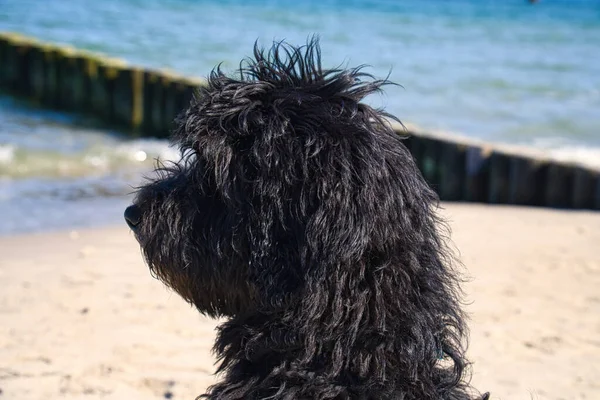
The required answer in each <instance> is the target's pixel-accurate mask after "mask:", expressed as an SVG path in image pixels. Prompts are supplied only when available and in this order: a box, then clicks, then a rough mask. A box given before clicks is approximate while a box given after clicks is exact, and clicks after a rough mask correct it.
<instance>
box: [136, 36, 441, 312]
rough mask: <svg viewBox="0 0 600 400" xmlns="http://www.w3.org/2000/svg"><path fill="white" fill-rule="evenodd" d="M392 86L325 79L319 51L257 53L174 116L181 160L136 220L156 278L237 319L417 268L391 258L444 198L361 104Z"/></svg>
mask: <svg viewBox="0 0 600 400" xmlns="http://www.w3.org/2000/svg"><path fill="white" fill-rule="evenodd" d="M386 83H387V81H385V80H375V79H373V78H372V77H371V76H370V75H368V74H365V73H363V72H362V71H361V68H355V69H332V70H324V69H322V67H321V61H320V51H319V47H318V43H317V42H316V41H314V40H313V41H310V42H309V43H308V45H306V46H302V47H292V46H289V45H287V44H284V43H277V44H275V45H274V46H273V48H272V49H271V50H270V51H264V50H261V49H259V48H258V47H255V50H254V58H253V59H249V60H245V61H244V62H243V63H242V66H241V68H240V71H239V75H238V76H237V77H229V76H226V75H225V74H223V73H222V72H221V71H220V70H219V69H217V70H215V71H213V73H212V74H211V75H210V77H209V79H208V84H207V85H206V86H203V87H201V88H200V89H199V91H198V93H197V94H196V96H195V97H194V99H193V100H192V102H191V104H190V106H189V108H188V109H187V110H185V111H184V112H183V113H182V114H181V115H180V116H179V117H178V119H177V128H176V129H175V131H174V134H173V141H174V143H175V144H176V145H177V146H179V147H180V148H181V150H182V154H183V157H182V160H181V161H180V162H179V163H177V164H170V165H167V166H162V167H161V168H158V169H157V175H158V176H157V178H156V179H155V180H153V181H151V182H149V183H148V184H147V185H145V186H143V187H141V188H140V190H139V192H138V195H137V197H136V200H135V203H134V205H133V206H131V207H130V208H128V210H127V211H126V219H127V220H128V223H129V225H130V226H131V227H132V229H133V230H134V231H135V233H136V237H137V239H138V240H139V242H140V244H141V247H142V249H143V252H144V254H145V257H146V259H147V262H148V264H149V266H150V268H151V270H152V272H153V273H154V274H156V276H158V277H159V278H160V279H161V280H163V281H164V282H165V283H166V284H167V285H168V286H170V287H172V288H173V289H174V290H176V291H177V292H178V293H179V294H180V295H181V296H182V297H183V298H184V299H186V300H187V301H189V302H191V303H193V304H194V305H195V306H196V307H197V308H198V309H199V310H200V311H202V312H204V313H207V314H209V315H229V316H231V315H236V314H239V313H243V312H244V311H246V310H249V309H252V310H257V309H273V308H281V307H288V306H289V304H290V303H293V302H297V301H298V293H299V291H301V289H302V288H303V287H307V286H310V285H319V284H320V283H322V282H323V281H325V280H327V279H330V277H331V276H332V274H338V273H343V272H340V271H342V270H343V269H344V268H354V269H356V270H353V271H350V270H348V271H346V272H347V273H348V274H351V275H352V274H355V273H356V274H362V275H364V268H381V267H382V266H385V265H388V264H390V263H391V262H394V263H397V262H402V263H406V264H410V263H411V259H410V258H411V257H413V258H414V257H415V256H414V252H410V251H409V252H406V257H407V259H406V260H390V259H389V256H388V255H390V254H395V255H397V254H400V253H401V252H398V251H396V249H397V248H398V246H402V247H407V248H409V247H411V246H412V245H415V246H417V245H418V243H417V242H420V241H422V240H423V231H424V229H431V226H430V225H429V224H428V221H423V220H422V218H421V216H423V215H428V208H429V207H430V206H431V204H432V203H434V202H435V201H436V197H435V195H434V193H433V192H432V191H431V190H430V189H429V188H428V187H427V185H426V184H425V183H424V182H423V180H422V179H421V177H420V174H419V173H418V172H417V170H416V167H415V165H414V163H413V161H412V158H411V157H410V155H409V153H408V151H407V149H406V148H405V147H404V145H403V144H402V143H401V141H402V139H401V138H400V137H399V136H398V134H397V133H395V132H394V131H393V129H392V128H391V127H390V126H389V123H388V121H387V118H388V117H391V116H389V115H387V114H385V113H383V112H380V111H378V110H375V109H373V108H371V107H370V106H368V105H366V104H364V103H361V101H362V100H363V98H364V97H365V96H367V95H369V94H371V93H373V92H376V91H378V90H380V89H381V87H382V86H383V85H385V84H386ZM417 247H418V246H417ZM349 266H352V267H349ZM361 269H362V272H361ZM348 284H351V283H350V282H348ZM319 301H321V300H319ZM322 301H329V300H324V299H323V300H322Z"/></svg>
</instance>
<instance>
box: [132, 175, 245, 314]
mask: <svg viewBox="0 0 600 400" xmlns="http://www.w3.org/2000/svg"><path fill="white" fill-rule="evenodd" d="M161 174H163V175H164V171H163V172H161ZM192 179H193V177H190V175H189V173H187V172H186V171H185V170H184V169H181V168H179V169H178V168H172V169H171V171H170V172H169V173H168V176H162V177H161V179H157V180H156V181H154V182H152V183H150V184H149V185H146V186H144V187H142V188H141V189H140V190H139V192H138V194H137V199H136V204H138V206H139V207H140V208H141V212H142V214H143V215H144V218H143V220H142V222H141V223H140V225H139V227H137V228H136V229H135V235H136V238H137V240H138V242H139V243H140V246H141V249H142V252H143V254H144V257H145V259H146V262H147V264H148V266H149V268H150V272H151V273H152V275H153V276H155V277H156V278H158V279H160V280H161V281H162V282H163V283H164V284H165V285H167V286H168V287H170V288H172V289H173V290H174V291H176V292H177V293H178V294H179V295H180V296H181V297H182V298H183V299H185V300H186V301H187V302H189V303H190V304H193V305H194V306H195V307H196V308H197V309H198V310H199V311H200V312H202V313H203V314H206V315H209V316H212V317H220V316H234V315H238V314H240V313H242V312H244V310H246V309H248V308H249V307H252V304H253V302H254V298H255V296H254V295H253V294H252V292H253V290H252V287H251V286H250V285H249V281H248V278H247V266H246V265H244V263H243V262H242V260H243V259H244V258H243V255H242V254H241V253H242V252H243V251H244V249H243V246H242V245H241V244H240V240H239V238H236V234H235V230H236V229H235V226H236V225H237V223H236V221H235V220H234V219H233V218H232V217H231V213H229V212H228V211H227V208H226V207H225V205H224V204H223V203H222V202H221V201H220V199H219V198H218V197H217V196H216V195H215V194H214V192H213V194H212V195H203V194H201V193H202V192H203V191H202V190H201V188H200V187H199V186H198V185H196V184H194V183H193V182H190V180H192ZM204 191H205V192H206V191H207V190H204ZM234 240H237V243H235V242H234Z"/></svg>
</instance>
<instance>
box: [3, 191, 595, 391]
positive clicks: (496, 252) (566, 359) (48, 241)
mask: <svg viewBox="0 0 600 400" xmlns="http://www.w3.org/2000/svg"><path fill="white" fill-rule="evenodd" d="M442 207H443V210H441V214H442V216H444V218H446V220H447V221H448V223H449V226H450V228H451V231H452V239H453V245H454V248H456V249H457V250H458V251H459V252H460V259H461V261H462V264H463V265H464V271H465V273H466V274H467V275H468V277H469V280H468V281H467V282H466V283H465V284H464V285H463V289H464V291H465V294H466V298H465V301H466V302H467V304H468V305H467V307H466V311H467V313H468V314H469V315H470V324H469V326H470V330H471V336H470V348H469V352H468V354H469V358H470V359H471V361H472V362H473V364H474V365H473V379H472V382H473V384H474V386H475V387H476V388H477V389H479V390H481V391H490V392H491V393H492V399H508V398H510V399H516V400H519V399H523V400H525V399H530V398H534V399H553V400H559V399H564V398H569V399H590V398H595V397H598V396H600V384H598V382H597V376H599V375H600V366H598V365H597V363H595V362H594V360H596V359H598V358H599V357H600V342H599V341H598V340H597V338H598V336H599V334H600V296H599V295H598V294H597V288H598V287H600V255H599V254H598V247H597V246H598V243H600V213H597V212H588V211H560V210H548V209H541V208H521V207H514V206H489V205H476V204H456V203H442ZM74 232H75V233H74ZM0 253H1V254H2V258H0V285H2V287H3V291H2V292H1V293H0V317H1V318H2V320H3V321H4V323H3V324H2V326H0V360H3V361H4V363H2V364H0V377H1V378H2V379H0V389H1V390H2V393H3V394H4V395H5V396H6V397H7V398H19V399H38V398H46V399H53V398H80V397H81V396H84V395H86V396H87V398H92V399H93V398H101V397H102V398H104V399H122V398H130V399H148V398H156V399H160V398H165V397H166V396H168V395H170V396H172V398H176V399H181V398H183V399H192V398H195V396H197V395H199V394H201V393H202V392H203V391H204V390H205V388H206V387H207V386H208V385H210V384H211V383H213V382H215V379H216V378H215V377H214V376H213V375H212V373H213V372H214V371H215V365H214V364H215V358H214V356H213V355H211V353H210V349H211V347H212V345H213V340H214V327H215V326H216V325H217V323H218V321H215V320H211V319H208V318H205V317H202V316H201V315H199V313H198V312H197V311H195V310H194V309H192V308H191V307H190V306H189V305H187V304H186V303H185V302H184V301H183V300H181V299H180V298H179V296H177V295H176V294H174V293H173V292H171V291H170V290H168V289H166V288H165V287H164V286H163V285H162V283H160V282H158V281H157V280H155V279H154V278H152V277H151V276H150V274H149V272H148V268H147V267H146V266H145V265H144V263H143V260H142V257H141V254H140V250H139V246H138V245H137V243H136V242H135V239H134V238H133V235H132V234H131V233H130V232H129V231H128V229H127V227H126V226H125V224H123V225H122V226H121V225H116V226H107V227H98V228H86V229H75V230H63V231H60V230H59V231H53V232H39V233H33V234H19V235H15V236H1V237H0Z"/></svg>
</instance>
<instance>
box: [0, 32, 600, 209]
mask: <svg viewBox="0 0 600 400" xmlns="http://www.w3.org/2000/svg"><path fill="white" fill-rule="evenodd" d="M201 84H202V81H201V80H198V79H192V78H188V77H184V76H178V75H175V74H171V73H167V72H163V71H155V70H146V69H141V68H138V67H135V66H130V65H128V64H126V63H125V62H123V61H120V60H115V59H111V58H106V57H100V56H98V55H95V54H92V53H88V52H84V51H79V50H76V49H73V48H69V47H64V46H55V45H52V44H47V43H42V42H39V41H37V40H35V39H32V38H28V37H24V36H21V35H17V34H13V33H0V89H3V90H6V91H7V92H9V93H12V94H14V95H17V96H22V97H26V98H29V99H31V100H33V101H34V102H36V103H38V104H40V105H42V106H44V107H49V108H55V109H62V110H66V111H72V112H79V113H85V114H88V115H92V116H95V117H97V118H99V119H101V120H102V121H104V122H105V123H108V124H111V125H115V126H120V127H121V128H123V131H124V132H128V133H129V134H131V135H135V136H142V135H151V136H155V137H166V136H167V134H168V132H169V129H170V127H171V123H172V121H173V118H174V116H175V115H176V114H177V112H178V111H179V110H181V109H182V108H183V107H185V105H186V104H187V103H188V102H189V100H190V98H191V96H192V94H193V91H194V89H195V88H197V87H198V86H199V85H201ZM397 131H398V133H399V134H400V135H403V136H407V139H406V141H405V143H406V145H407V146H408V148H409V149H410V151H411V153H412V154H413V155H414V157H415V159H416V161H417V164H418V165H419V168H420V169H421V171H422V173H423V175H424V176H425V178H426V179H427V181H428V182H430V184H431V185H432V186H433V187H434V188H435V189H436V190H437V191H438V193H439V194H440V197H441V198H442V199H443V200H448V201H474V202H485V203H495V204H520V205H533V206H549V207H559V208H576V209H578V208H584V209H600V172H599V171H597V170H595V169H592V168H588V167H585V166H582V165H576V164H569V163H562V162H559V161H556V160H552V159H548V158H545V157H540V156H530V155H526V154H523V153H522V152H520V151H513V150H510V149H505V148H502V147H497V146H489V145H486V144H484V143H477V142H474V141H468V140H459V139H455V138H451V137H447V136H439V135H433V134H428V133H425V132H419V131H413V130H408V131H406V130H404V129H403V128H402V127H397Z"/></svg>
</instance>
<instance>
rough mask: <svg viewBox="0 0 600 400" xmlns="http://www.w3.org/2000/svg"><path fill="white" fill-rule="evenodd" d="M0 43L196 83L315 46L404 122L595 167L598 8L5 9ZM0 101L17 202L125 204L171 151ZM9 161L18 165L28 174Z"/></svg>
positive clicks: (3, 171) (296, 5)
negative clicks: (46, 195)
mask: <svg viewBox="0 0 600 400" xmlns="http://www.w3.org/2000/svg"><path fill="white" fill-rule="evenodd" d="M0 30H9V31H17V32H21V33H24V34H29V35H32V36H35V37H38V38H41V39H43V40H48V41H53V42H61V43H66V44H71V45H73V46H76V47H81V48H86V49H89V50H93V51H97V52H101V53H104V54H107V55H110V56H116V57H119V58H122V59H125V60H127V61H129V62H131V63H134V64H140V65H144V66H149V67H156V68H165V69H171V70H174V71H177V72H180V73H184V74H187V75H194V76H200V77H203V76H206V75H207V74H208V73H209V71H210V70H211V69H212V68H213V67H214V66H215V65H216V64H218V63H221V62H222V63H223V67H224V68H225V69H233V68H235V67H237V65H238V63H239V60H240V59H241V58H242V57H244V56H248V55H250V54H251V50H252V46H253V44H254V41H255V40H256V39H259V42H260V43H263V44H265V45H268V44H269V43H270V42H271V41H272V40H279V39H287V40H288V41H290V42H292V43H298V44H300V43H303V42H305V40H306V38H307V37H308V36H309V35H311V34H313V33H316V34H319V35H320V37H321V45H322V49H323V60H324V64H325V65H326V66H331V67H335V66H338V65H340V64H342V65H349V66H355V65H359V64H368V65H370V68H368V69H367V71H368V72H371V73H373V74H374V75H376V76H378V77H385V76H387V75H388V74H389V75H390V79H391V80H392V81H394V82H396V83H399V84H401V85H402V87H396V88H394V87H389V88H388V89H387V90H386V93H385V95H383V96H380V97H375V98H372V99H370V100H369V101H370V102H371V103H372V104H374V105H377V106H384V107H386V109H387V110H388V111H390V112H392V113H393V114H395V115H396V116H398V117H399V118H400V119H401V120H403V121H405V122H408V123H413V124H416V125H418V126H421V127H423V128H425V129H428V130H441V131H448V132H455V133H459V134H461V135H465V136H469V137H473V138H477V139H481V140H484V141H489V142H495V143H508V144H516V145H523V146H531V147H536V148H538V149H541V150H542V151H546V152H549V153H552V154H553V155H555V156H557V157H562V158H567V159H571V160H577V161H581V162H585V163H591V164H594V165H600V0H562V1H560V0H541V1H539V2H538V3H537V4H535V5H531V4H529V3H528V2H527V1H521V0H496V1H492V0H478V1H476V0H472V1H467V0H453V1H446V0H419V1H417V0H413V1H408V0H406V1H401V0H345V1H342V0H304V1H300V0H297V1H283V0H281V1H275V0H271V1H261V2H259V1H255V0H244V1H241V0H221V1H217V0H215V1H208V0H196V1H193V0H103V1H89V0H69V1H66V0H65V1H58V0H56V1H41V0H39V1H25V0H0ZM0 100H1V101H0V178H1V179H3V181H0V182H3V183H2V184H3V185H4V187H5V188H6V187H8V188H10V192H11V193H13V195H14V196H16V197H14V196H13V197H14V198H19V196H24V195H23V194H22V193H23V191H22V190H21V189H19V190H16V189H15V188H16V187H23V186H27V185H29V183H31V182H38V183H31V185H32V187H37V186H40V184H39V182H40V181H43V182H45V183H48V182H49V181H52V182H54V183H53V185H56V186H58V187H62V186H61V185H63V183H65V182H69V184H72V185H75V186H78V184H76V183H73V181H71V180H72V179H74V180H77V179H80V180H81V179H83V181H82V183H81V185H89V183H88V182H87V181H86V179H100V181H99V183H97V185H99V187H104V186H110V187H111V188H112V189H111V190H109V193H113V194H114V193H124V190H121V189H119V190H117V189H114V188H121V187H122V186H123V187H124V186H126V185H125V183H127V184H129V183H133V184H136V183H137V182H138V181H139V177H138V178H137V180H136V178H135V176H137V175H136V174H137V173H139V171H140V170H146V169H149V164H148V162H147V160H146V161H143V162H140V161H139V160H138V159H136V157H137V156H136V155H139V154H141V153H139V152H140V151H141V152H144V154H146V155H147V157H148V158H150V157H151V156H152V155H154V154H162V153H164V152H166V151H167V149H166V144H165V143H164V142H163V143H153V144H151V145H150V146H149V147H148V143H138V142H133V143H130V142H126V141H125V140H124V139H119V138H118V136H116V135H115V134H114V133H111V132H107V131H102V130H96V131H91V132H92V133H89V132H90V130H89V127H87V126H86V125H85V124H79V125H78V126H77V127H76V129H75V128H74V127H73V126H72V121H70V122H69V121H65V118H66V117H64V116H59V115H52V116H46V117H44V118H45V119H44V118H42V120H41V121H40V120H39V118H40V117H39V115H38V114H37V113H36V112H35V111H33V110H30V109H28V108H27V107H26V106H22V105H19V104H16V103H14V102H13V103H11V102H10V101H9V100H6V99H4V100H2V99H0ZM9 103H10V105H9ZM16 110H20V111H19V112H17V113H16V114H18V115H19V117H18V118H16V120H15V117H14V114H15V112H16ZM36 118H37V119H36ZM66 119H68V118H66ZM36 120H37V121H38V122H37V125H36V126H37V128H36V129H35V130H34V131H32V132H29V128H28V127H29V126H31V125H32V124H34V125H35V124H36V123H34V122H32V121H36ZM57 121H58V122H57ZM74 129H75V130H76V133H73V130H74ZM55 137H60V138H63V139H64V138H69V139H68V140H67V139H64V140H58V141H57V140H53V139H52V138H55ZM90 138H93V139H90ZM65 141H67V142H69V141H70V142H69V143H75V144H74V145H72V146H71V147H69V146H68V145H66V144H65ZM40 143H41V144H42V145H43V146H45V147H44V148H43V149H42V150H40ZM115 143H118V145H116V144H115ZM43 146H42V147H43ZM114 146H117V147H119V146H121V147H123V148H125V149H129V150H124V152H123V153H119V154H117V155H114V154H112V153H111V152H110V151H107V154H108V155H106V156H105V157H104V158H103V160H105V161H103V162H104V164H102V165H104V167H103V168H105V169H99V170H94V168H91V167H90V165H91V164H89V160H90V159H94V157H96V156H97V153H99V152H100V153H102V151H103V150H102V149H105V150H106V149H110V148H112V147H114ZM161 146H162V148H161ZM66 149H69V150H66ZM128 151H129V153H128ZM123 154H125V156H124V155H123ZM127 154H129V155H127ZM3 160H4V161H3ZM15 160H26V161H22V164H21V165H22V166H23V165H24V167H23V168H24V169H25V172H23V168H21V169H19V168H18V167H16V166H15V165H16V164H15V163H16V161H15ZM40 160H41V161H40ZM65 160H66V161H65ZM59 161H61V162H63V163H64V162H66V163H70V164H69V165H72V168H71V169H69V168H67V169H66V171H67V172H65V169H64V168H63V169H61V168H58V167H56V165H59V164H60V163H59ZM44 163H45V164H44ZM40 165H51V166H52V165H54V166H55V167H48V168H46V167H40ZM102 179H104V180H105V181H102ZM131 179H133V180H134V182H131ZM26 182H29V183H27V185H26V184H25V183H26ZM106 182H111V183H110V184H108V183H106ZM36 185H37V186H36ZM65 185H66V183H65ZM103 185H104V186H103ZM42 186H43V185H42ZM27 187H29V186H27ZM69 187H71V186H69ZM0 189H2V187H0ZM113 189H114V190H113ZM34 192H35V191H34ZM100 192H102V191H100ZM27 193H29V192H27ZM111 196H112V197H111ZM111 196H108V197H107V198H113V197H118V196H117V195H116V194H114V196H113V195H111ZM92 197H93V196H92ZM96 197H102V196H101V195H98V196H96ZM96 197H94V198H96ZM2 201H3V200H2V196H0V213H3V214H4V212H3V210H7V209H8V206H7V204H8V203H2ZM111 201H112V200H111ZM3 207H4V208H3ZM13 208H14V206H13ZM116 218H117V217H115V219H116ZM118 218H119V219H120V215H119V216H118ZM67 220H68V218H67ZM42 225H43V223H42ZM11 231H12V230H11ZM1 232H2V231H1V228H0V233H1Z"/></svg>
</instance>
